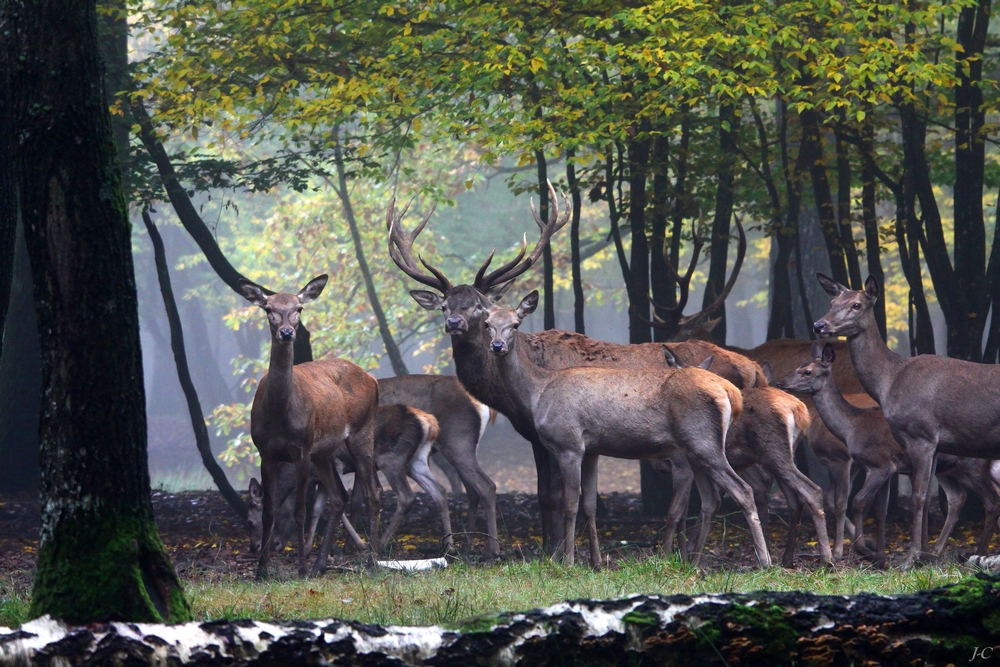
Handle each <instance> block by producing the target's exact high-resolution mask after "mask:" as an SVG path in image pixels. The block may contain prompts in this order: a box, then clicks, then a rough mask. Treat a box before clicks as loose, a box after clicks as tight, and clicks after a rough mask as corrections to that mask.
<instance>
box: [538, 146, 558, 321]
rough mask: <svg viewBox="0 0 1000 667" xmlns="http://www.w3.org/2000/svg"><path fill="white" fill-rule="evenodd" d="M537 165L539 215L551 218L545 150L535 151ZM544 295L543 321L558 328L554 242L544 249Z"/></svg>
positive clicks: (542, 217) (543, 218)
mask: <svg viewBox="0 0 1000 667" xmlns="http://www.w3.org/2000/svg"><path fill="white" fill-rule="evenodd" d="M535 166H536V168H537V173H538V216H539V217H540V218H541V219H542V220H543V221H547V220H548V219H549V164H548V162H547V161H546V160H545V152H544V151H541V150H538V151H535ZM542 295H543V296H544V301H545V303H544V304H542V305H543V311H544V313H545V315H544V319H543V323H544V326H545V329H546V331H547V330H549V329H555V328H556V302H555V278H554V276H553V273H552V244H551V243H546V244H545V249H544V250H542Z"/></svg>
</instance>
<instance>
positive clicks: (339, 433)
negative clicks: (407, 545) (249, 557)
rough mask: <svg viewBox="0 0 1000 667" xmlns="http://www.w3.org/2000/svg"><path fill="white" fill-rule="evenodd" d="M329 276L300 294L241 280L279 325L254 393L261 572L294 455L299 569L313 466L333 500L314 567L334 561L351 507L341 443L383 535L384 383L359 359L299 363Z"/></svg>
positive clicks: (373, 536) (374, 531) (374, 528)
mask: <svg viewBox="0 0 1000 667" xmlns="http://www.w3.org/2000/svg"><path fill="white" fill-rule="evenodd" d="M326 282H327V276H326V275H321V276H318V277H316V278H313V279H312V280H311V281H309V283H308V284H307V285H306V286H305V287H303V288H302V290H300V291H299V292H298V293H297V294H285V293H277V294H266V293H265V292H264V290H263V289H262V288H261V287H260V286H259V285H255V284H254V283H251V282H249V281H247V280H241V281H240V292H241V293H242V294H243V296H244V297H245V298H246V299H247V300H248V301H249V302H250V303H252V304H254V305H257V306H259V307H260V308H262V309H263V310H264V312H265V313H267V322H268V325H269V327H270V331H271V358H270V362H269V365H268V372H267V374H266V375H265V376H264V377H263V378H261V380H260V383H259V384H258V385H257V392H256V393H255V394H254V399H253V407H252V409H251V413H250V435H251V437H252V438H253V443H254V445H255V446H256V447H257V450H258V451H259V452H260V458H261V479H262V482H263V499H262V504H263V514H262V519H261V521H262V523H263V531H264V532H263V544H262V546H261V551H260V560H259V561H258V564H257V577H258V578H264V577H266V576H267V563H268V560H269V558H270V555H271V552H272V549H271V547H270V539H271V533H272V527H273V525H274V511H275V505H274V500H275V492H276V489H277V477H278V465H279V464H280V463H282V462H285V463H294V464H295V467H296V476H295V513H294V514H295V523H296V528H297V531H296V532H297V534H296V538H297V546H298V552H299V553H298V556H299V567H298V569H299V574H300V576H305V574H306V572H307V570H306V564H305V558H306V550H305V515H306V485H307V483H308V481H309V466H310V464H312V465H313V466H315V469H316V475H317V476H318V477H319V479H320V482H321V483H322V485H323V487H324V488H325V489H326V492H327V495H328V497H329V498H330V502H331V504H332V511H331V513H330V518H329V520H328V524H327V529H326V535H325V537H324V539H323V543H322V545H321V546H320V553H319V557H318V558H317V559H316V564H315V566H314V568H313V575H316V574H318V573H319V572H320V571H321V570H322V568H323V567H324V566H325V563H326V556H327V553H328V552H329V548H330V540H331V538H332V535H333V526H334V525H335V523H336V521H337V520H338V519H339V518H340V516H341V514H342V513H343V511H344V507H343V498H344V494H345V490H344V486H343V482H342V481H341V479H340V475H339V474H338V473H337V470H336V467H335V466H334V456H335V454H336V451H337V449H338V448H340V447H343V446H345V445H346V447H347V451H348V453H349V454H350V455H351V458H352V460H353V461H354V465H355V467H356V468H357V470H358V476H357V481H356V482H355V483H356V484H360V485H361V488H362V492H363V493H364V494H365V500H366V501H367V505H368V508H369V517H368V519H369V521H368V528H369V530H368V539H369V541H370V543H371V544H372V545H377V544H378V543H379V540H378V525H379V523H378V522H379V518H378V509H379V493H380V488H379V485H378V480H377V479H376V477H375V452H374V441H373V438H374V433H375V412H376V409H377V408H378V383H377V382H376V381H375V378H373V377H372V376H371V375H369V374H368V373H366V372H365V371H364V370H362V369H361V367H360V366H358V365H357V364H354V363H351V362H350V361H347V360H345V359H323V360H319V361H309V362H305V363H301V364H298V365H295V366H293V365H292V348H293V345H294V342H295V329H296V325H297V324H298V322H299V317H300V313H301V312H302V307H303V306H304V305H305V304H307V303H309V302H310V301H313V300H315V299H316V298H317V297H318V296H319V295H320V293H321V292H322V291H323V288H324V287H325V286H326Z"/></svg>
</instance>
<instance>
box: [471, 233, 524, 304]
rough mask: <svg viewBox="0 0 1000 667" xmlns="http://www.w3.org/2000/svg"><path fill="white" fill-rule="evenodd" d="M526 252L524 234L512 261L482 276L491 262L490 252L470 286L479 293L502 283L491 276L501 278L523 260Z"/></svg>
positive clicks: (491, 255)
mask: <svg viewBox="0 0 1000 667" xmlns="http://www.w3.org/2000/svg"><path fill="white" fill-rule="evenodd" d="M527 252H528V235H527V234H525V235H524V236H523V237H521V247H520V249H518V251H517V254H516V255H515V256H514V259H512V260H510V261H509V262H507V263H506V264H503V265H501V266H498V267H497V268H496V269H495V270H494V271H493V272H492V273H490V274H489V275H484V274H485V273H486V269H487V267H488V266H489V263H490V262H491V261H492V260H493V253H492V252H491V253H490V256H489V257H488V258H486V262H485V263H484V264H483V265H482V266H481V267H480V268H479V273H477V274H476V281H475V282H474V283H473V284H472V286H473V287H475V288H476V289H478V290H480V291H484V290H487V289H489V288H490V287H493V286H494V285H499V284H500V283H502V282H504V281H503V280H493V276H502V275H503V274H504V273H506V272H507V271H510V270H511V269H513V268H514V267H516V266H517V264H518V262H520V261H521V259H523V258H524V255H525V253H527ZM525 269H527V267H525Z"/></svg>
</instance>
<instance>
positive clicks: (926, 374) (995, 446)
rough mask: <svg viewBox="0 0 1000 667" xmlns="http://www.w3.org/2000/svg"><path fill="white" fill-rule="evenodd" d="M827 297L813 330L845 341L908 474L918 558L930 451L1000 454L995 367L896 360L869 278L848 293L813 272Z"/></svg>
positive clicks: (999, 380)
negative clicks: (905, 458)
mask: <svg viewBox="0 0 1000 667" xmlns="http://www.w3.org/2000/svg"><path fill="white" fill-rule="evenodd" d="M817 277H818V278H819V281H820V284H821V285H822V286H823V289H824V290H825V291H826V292H827V294H829V295H830V296H832V297H833V299H832V300H831V302H830V312H828V313H827V314H826V315H825V316H824V317H823V318H822V319H820V320H819V321H817V322H816V323H815V324H814V325H813V329H814V330H815V331H816V333H817V334H819V335H821V336H846V337H847V344H848V347H849V348H850V350H851V358H852V360H853V361H854V366H855V370H856V371H857V374H858V379H859V380H861V384H862V385H863V386H864V388H865V391H867V392H868V393H869V394H870V395H871V396H872V397H873V398H874V399H875V400H876V401H878V403H879V405H881V406H882V412H883V414H884V415H885V419H886V421H887V422H888V423H889V427H890V428H891V429H892V434H893V436H894V437H895V439H896V440H897V441H898V442H899V443H900V444H901V445H902V446H903V447H904V448H905V449H906V452H907V453H908V454H909V455H910V463H911V466H912V469H913V473H912V475H911V480H912V481H913V511H914V514H913V527H912V532H911V544H910V552H909V555H908V558H907V563H908V564H912V563H913V562H914V561H916V560H918V559H920V557H921V556H922V554H923V553H924V551H925V546H926V541H927V533H926V530H925V528H924V523H925V519H924V513H925V512H926V510H927V493H928V489H929V487H930V478H931V475H932V474H933V471H934V456H935V454H936V453H937V452H939V451H940V452H944V453H947V454H954V455H957V456H970V457H975V458H998V457H1000V367H998V366H995V365H991V364H976V363H972V362H969V361H963V360H960V359H951V358H949V357H940V356H936V355H927V354H925V355H920V356H917V357H910V358H906V357H902V356H900V355H898V354H896V353H895V352H892V351H891V350H889V348H888V347H886V344H885V342H884V341H883V340H882V338H881V336H879V333H878V328H877V327H876V325H875V315H874V313H873V311H872V307H873V306H874V305H875V302H876V300H877V299H878V298H879V295H880V292H881V288H880V286H879V284H878V281H877V280H875V278H873V277H871V276H869V277H868V280H866V281H865V287H864V289H862V290H851V289H849V288H847V287H845V286H843V285H841V284H839V283H837V282H836V281H835V280H833V279H831V278H828V277H827V276H824V275H822V274H817Z"/></svg>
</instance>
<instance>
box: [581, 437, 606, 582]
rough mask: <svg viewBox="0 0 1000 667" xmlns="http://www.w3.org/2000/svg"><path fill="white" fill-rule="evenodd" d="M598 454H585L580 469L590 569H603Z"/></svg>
mask: <svg viewBox="0 0 1000 667" xmlns="http://www.w3.org/2000/svg"><path fill="white" fill-rule="evenodd" d="M597 465H598V456H597V454H585V455H584V457H583V463H582V465H581V467H580V479H581V482H580V493H581V495H582V499H583V500H582V503H581V505H582V507H583V518H584V520H585V523H586V530H587V540H588V542H589V544H590V567H592V568H594V569H595V570H600V569H601V545H600V542H599V541H598V539H597Z"/></svg>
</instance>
